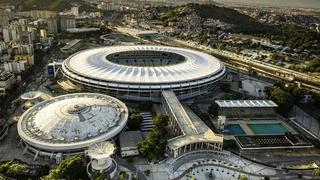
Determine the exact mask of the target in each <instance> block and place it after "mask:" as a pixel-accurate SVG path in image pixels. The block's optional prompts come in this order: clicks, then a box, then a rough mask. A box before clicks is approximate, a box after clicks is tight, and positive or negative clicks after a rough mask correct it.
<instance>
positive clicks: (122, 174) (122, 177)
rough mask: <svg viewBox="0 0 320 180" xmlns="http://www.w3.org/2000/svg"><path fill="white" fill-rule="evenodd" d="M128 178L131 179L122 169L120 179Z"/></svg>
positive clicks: (125, 179)
mask: <svg viewBox="0 0 320 180" xmlns="http://www.w3.org/2000/svg"><path fill="white" fill-rule="evenodd" d="M127 179H129V175H128V173H126V172H125V171H120V173H119V177H118V180H127Z"/></svg>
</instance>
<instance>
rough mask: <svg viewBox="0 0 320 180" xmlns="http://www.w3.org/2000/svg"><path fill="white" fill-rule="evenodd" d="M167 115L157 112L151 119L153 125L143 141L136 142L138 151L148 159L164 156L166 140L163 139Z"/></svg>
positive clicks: (167, 119)
mask: <svg viewBox="0 0 320 180" xmlns="http://www.w3.org/2000/svg"><path fill="white" fill-rule="evenodd" d="M168 121H169V117H168V116H166V115H162V114H157V115H156V117H154V119H153V123H154V125H155V127H154V128H153V129H152V131H151V132H150V133H149V134H148V137H147V139H146V140H145V141H142V142H140V143H139V144H138V151H139V153H140V154H141V155H142V156H143V157H146V158H147V159H148V160H152V159H161V158H163V157H164V153H165V149H166V146H167V140H166V139H165V135H166V130H165V127H166V126H167V125H168Z"/></svg>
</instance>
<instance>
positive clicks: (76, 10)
mask: <svg viewBox="0 0 320 180" xmlns="http://www.w3.org/2000/svg"><path fill="white" fill-rule="evenodd" d="M71 14H73V15H75V16H76V17H78V16H79V7H77V6H73V7H71Z"/></svg>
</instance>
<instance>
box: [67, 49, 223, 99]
mask: <svg viewBox="0 0 320 180" xmlns="http://www.w3.org/2000/svg"><path fill="white" fill-rule="evenodd" d="M62 73H63V74H64V76H65V77H67V78H68V79H69V80H70V81H72V82H73V83H75V84H77V85H80V86H81V87H83V88H85V89H86V90H89V91H94V92H97V91H101V92H105V93H107V94H110V95H112V96H116V97H119V98H122V99H127V100H152V101H159V100H160V97H161V96H160V92H161V91H163V90H173V91H174V92H175V93H176V95H177V96H178V98H179V99H187V98H191V97H194V96H198V95H200V94H204V93H207V92H208V90H209V89H210V88H211V87H212V86H213V85H214V83H215V82H217V81H219V80H220V79H222V78H223V77H224V75H225V73H226V68H225V67H224V66H223V65H222V64H221V62H220V61H219V59H217V58H215V57H213V56H211V55H209V54H205V53H202V52H198V51H194V50H190V49H183V48H176V47H167V46H147V45H138V46H112V47H102V48H95V49H89V50H84V51H80V52H78V53H75V54H73V55H71V56H70V57H68V58H67V59H66V60H65V61H64V63H63V65H62Z"/></svg>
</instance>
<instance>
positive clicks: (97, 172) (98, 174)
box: [92, 171, 110, 180]
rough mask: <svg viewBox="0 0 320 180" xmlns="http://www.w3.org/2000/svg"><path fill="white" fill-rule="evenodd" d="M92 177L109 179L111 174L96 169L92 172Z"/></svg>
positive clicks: (98, 179)
mask: <svg viewBox="0 0 320 180" xmlns="http://www.w3.org/2000/svg"><path fill="white" fill-rule="evenodd" d="M92 179H94V180H109V179H110V176H108V175H107V174H106V173H104V172H99V171H95V172H93V173H92Z"/></svg>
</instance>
